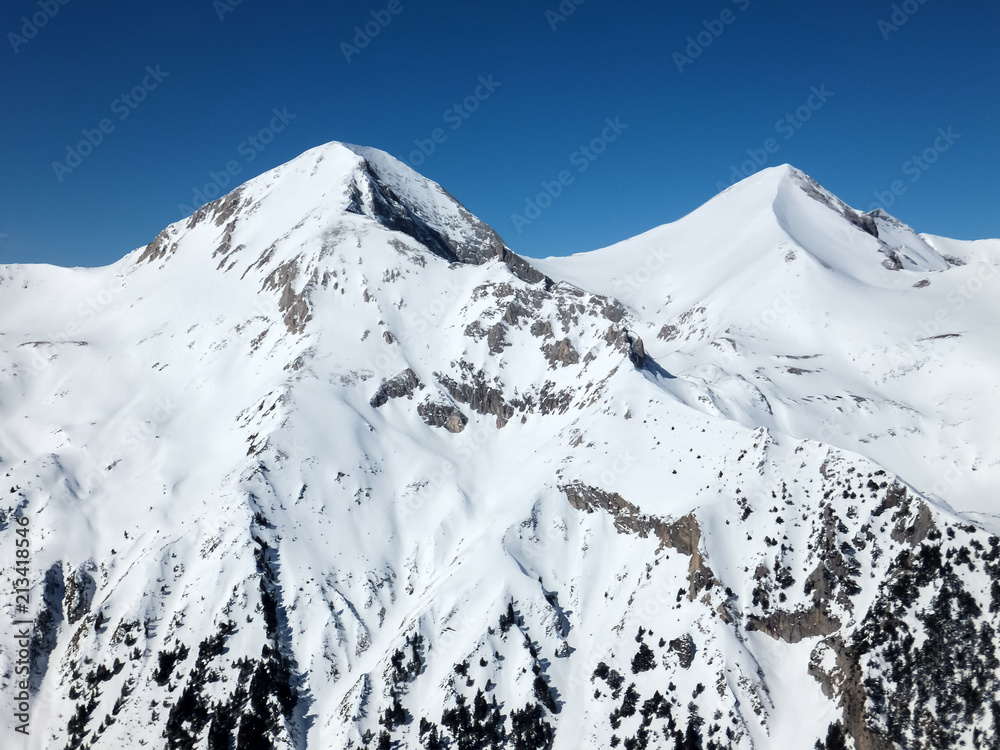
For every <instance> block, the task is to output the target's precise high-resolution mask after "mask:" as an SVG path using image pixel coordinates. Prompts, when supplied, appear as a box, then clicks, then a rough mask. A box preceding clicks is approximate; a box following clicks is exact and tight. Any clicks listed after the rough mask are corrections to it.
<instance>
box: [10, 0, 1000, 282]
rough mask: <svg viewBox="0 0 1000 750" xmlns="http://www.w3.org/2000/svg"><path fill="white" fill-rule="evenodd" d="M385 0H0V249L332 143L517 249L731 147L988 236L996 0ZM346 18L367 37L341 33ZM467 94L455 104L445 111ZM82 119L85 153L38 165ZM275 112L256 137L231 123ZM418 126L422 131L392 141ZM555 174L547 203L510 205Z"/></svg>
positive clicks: (68, 243)
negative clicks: (397, 171) (370, 150)
mask: <svg viewBox="0 0 1000 750" xmlns="http://www.w3.org/2000/svg"><path fill="white" fill-rule="evenodd" d="M395 1H396V2H398V3H399V4H398V6H395V5H394V6H393V9H394V10H397V11H399V12H398V13H396V14H393V13H392V12H391V11H386V8H387V7H389V5H390V3H389V0H373V1H372V2H368V0H365V2H337V3H331V2H311V1H308V0H292V1H291V2H287V3H269V2H264V0H242V2H239V4H238V5H237V4H236V3H235V0H216V2H214V3H213V0H173V2H170V3H136V2H124V1H122V0H109V1H108V2H100V3H97V2H90V1H88V0H68V1H67V0H7V1H6V2H5V3H4V4H3V10H2V12H0V31H2V33H3V39H2V40H0V92H2V108H3V109H2V111H3V118H2V120H0V263H11V262H47V263H55V264H59V265H102V264H106V263H110V262H112V261H114V260H116V259H118V258H119V257H121V256H122V255H124V254H125V253H126V252H129V251H130V250H132V249H134V248H136V247H139V246H141V245H144V244H146V243H148V242H149V241H150V240H151V239H152V238H153V237H154V236H155V235H156V234H157V233H158V232H159V230H160V229H162V228H163V227H164V226H166V225H167V224H169V223H170V222H172V221H175V220H177V219H179V218H181V213H182V211H181V208H180V207H181V206H183V205H187V206H191V205H193V204H194V203H195V200H196V196H195V191H196V190H197V189H204V188H205V187H206V186H210V185H211V184H212V182H213V180H212V177H211V173H212V172H215V173H216V174H218V173H220V172H221V171H224V170H225V168H226V165H227V163H229V162H234V165H232V166H234V167H235V168H236V169H237V170H238V175H237V176H236V177H235V178H234V181H235V182H239V181H243V180H245V179H248V178H250V177H252V176H255V175H256V174H259V173H261V172H263V171H265V170H267V169H269V168H271V167H273V166H276V165H278V164H280V163H283V162H285V161H287V160H289V159H291V158H294V157H295V156H297V155H298V154H299V153H301V152H303V151H305V150H307V149H309V148H311V147H313V146H316V145H319V144H321V143H325V142H327V141H331V140H343V141H349V142H354V143H360V144H365V145H370V146H376V147H379V148H382V149H385V150H386V151H389V152H390V153H392V154H394V155H396V156H398V157H400V158H403V159H404V160H407V161H411V162H418V163H419V171H421V172H423V173H424V174H426V175H427V176H429V177H431V178H432V179H434V180H436V181H438V182H440V183H441V184H442V185H443V186H444V187H445V188H446V189H447V190H449V191H450V192H451V193H452V194H453V195H455V196H456V197H457V198H458V199H459V200H461V201H462V202H463V203H465V204H466V205H467V206H468V207H469V209H470V210H472V211H473V212H474V213H476V214H477V215H479V216H480V217H481V218H483V219H485V220H486V221H487V222H489V223H490V224H491V225H493V226H494V227H495V228H496V229H497V230H498V231H499V232H500V234H501V235H502V236H503V237H504V238H505V239H506V240H507V242H508V244H510V245H511V246H512V247H513V248H514V249H515V250H517V251H519V252H522V253H524V254H527V255H531V256H545V255H559V254H567V253H571V252H579V251H584V250H590V249H594V248H597V247H602V246H606V245H608V244H611V243H613V242H616V241H618V240H622V239H625V238H627V237H630V236H632V235H635V234H638V233H639V232H642V231H645V230H647V229H650V228H652V227H654V226H657V225H659V224H663V223H666V222H669V221H673V220H675V219H677V218H679V217H680V216H683V215H684V214H686V213H687V212H689V211H691V210H692V209H694V208H696V207H697V206H699V205H701V204H702V203H704V202H705V201H706V200H708V199H709V198H711V197H712V196H713V195H714V194H715V193H716V192H717V191H718V189H719V184H720V183H728V182H730V181H731V180H732V179H733V177H734V175H733V168H734V166H735V167H736V168H737V169H742V167H743V166H746V167H747V169H746V170H744V171H747V172H749V171H750V168H753V169H756V168H757V163H756V162H754V161H751V160H750V159H751V156H750V155H748V153H747V152H748V150H749V151H750V152H751V154H753V155H756V156H757V157H758V161H763V163H764V165H765V166H769V165H774V164H780V163H783V162H790V163H792V164H794V165H796V166H797V167H799V168H801V169H803V170H805V171H806V172H808V173H809V174H811V175H812V176H813V177H814V178H816V179H817V180H818V181H819V182H820V183H822V184H823V185H825V186H826V187H827V188H829V189H830V190H832V191H833V192H835V193H837V194H838V195H839V196H840V197H841V198H843V199H844V200H846V201H847V202H848V203H850V204H852V205H854V206H856V207H858V208H863V209H866V210H867V209H869V208H871V207H872V206H873V204H874V203H875V202H876V193H879V194H881V195H882V197H883V198H887V196H888V197H889V198H891V201H892V203H893V205H892V206H891V207H889V210H890V212H891V213H894V214H895V215H897V216H899V217H900V218H901V219H903V220H904V221H906V222H908V223H910V224H912V225H913V226H914V227H915V228H916V229H917V230H918V231H926V232H931V233H935V234H944V235H949V236H955V237H960V238H964V239H976V238H983V237H1000V188H998V184H1000V181H998V174H1000V54H998V51H997V50H998V48H997V40H998V38H1000V6H998V5H997V3H995V2H989V3H984V2H982V0H950V1H949V2H945V0H925V2H923V3H922V4H921V3H920V2H919V0H908V1H907V2H901V3H898V5H897V8H898V10H896V11H895V13H896V15H895V22H896V23H895V24H894V25H893V26H892V27H890V26H888V25H885V24H883V25H882V26H881V28H880V25H879V22H880V21H886V22H888V23H893V14H894V8H893V3H892V2H874V1H872V0H866V1H865V2H861V1H860V0H844V1H843V2H838V3H803V2H792V1H791V0H781V1H778V2H774V1H772V2H770V3H765V2H763V0H705V1H701V0H697V1H696V2H684V3H674V2H669V3H661V2H651V1H650V0H616V2H611V0H584V1H583V2H580V0H575V1H576V2H580V4H579V5H578V6H577V5H576V4H575V2H573V0H566V1H565V2H563V3H562V8H563V10H567V9H572V10H573V12H572V13H571V14H565V15H564V14H560V16H556V15H554V14H552V13H547V12H548V11H553V12H554V13H559V8H560V3H559V0H549V1H548V2H545V1H544V0H543V1H540V2H525V3H511V2H509V0H505V1H504V2H499V1H498V0H479V1H477V2H475V3H470V2H454V1H453V0H443V1H441V0H439V1H436V2H432V1H431V0H395ZM61 2H65V3H66V4H64V5H62V4H60V3H61ZM54 10H57V12H53V11H54ZM380 11H385V12H383V13H381V14H380ZM907 11H909V12H907ZM373 12H374V13H375V15H376V16H379V15H381V19H382V22H383V23H382V24H380V23H379V22H378V20H377V19H375V18H373V15H372V13H373ZM220 15H222V18H221V19H220ZM23 17H27V18H28V20H29V21H31V20H32V18H34V19H35V20H37V21H44V25H43V26H41V28H36V27H35V26H34V23H33V22H32V24H30V25H29V26H28V27H27V28H23V27H24V26H25V24H24V20H23ZM386 18H389V19H391V20H390V21H389V22H388V24H387V25H386V24H384V21H385V19H386ZM560 18H562V19H564V20H560ZM900 20H905V23H904V24H898V22H899V21H900ZM727 21H728V23H727ZM368 22H371V24H373V25H372V26H370V27H369V29H370V30H376V29H377V30H378V35H377V36H375V37H374V38H373V39H371V40H370V42H369V43H368V44H367V46H366V47H365V48H364V49H359V50H358V52H357V53H354V52H353V51H351V50H347V53H348V54H347V55H345V48H344V47H343V46H342V45H343V44H344V43H348V44H352V45H353V44H354V41H355V36H356V34H355V30H354V29H355V27H358V26H360V27H364V26H365V24H366V23H368ZM706 24H707V25H706ZM553 26H554V27H555V28H553ZM32 32H35V33H32ZM702 32H704V33H702ZM712 32H716V33H719V32H721V33H719V34H718V36H716V35H715V34H713V33H712ZM699 33H701V37H700V42H705V41H709V40H710V41H711V44H709V45H708V46H705V47H703V48H702V49H700V54H699V55H698V56H697V57H695V53H698V52H699V47H701V44H699V38H698V36H699ZM29 36H30V38H29ZM688 37H692V38H693V40H694V43H695V46H694V47H692V48H690V49H688V47H689V41H688ZM364 41H365V40H364V39H360V40H358V42H359V45H358V47H359V48H360V45H361V44H363V43H364ZM15 47H16V51H15ZM678 54H679V55H684V56H685V57H687V58H688V60H689V61H685V60H684V59H681V58H679V57H677V55H678ZM347 56H350V57H351V60H350V62H348V60H347V59H346V57H347ZM679 67H683V70H679V69H678V68H679ZM147 68H148V69H150V70H152V71H157V70H159V73H158V74H157V75H151V74H150V73H149V72H147ZM162 74H166V77H162ZM491 76H492V81H494V82H496V83H498V84H499V87H497V88H495V90H490V89H492V88H493V86H490V87H489V88H487V87H484V86H483V85H482V84H481V83H479V79H480V77H483V78H484V79H486V80H490V77H491ZM136 87H140V90H139V91H137V92H136V99H139V98H142V99H143V101H141V102H140V101H134V100H133V99H132V95H131V93H130V92H132V91H133V89H135V88H136ZM813 87H815V88H816V89H817V90H821V91H822V90H823V89H824V87H825V91H826V92H829V94H830V95H829V96H827V95H826V94H824V96H823V97H818V96H816V95H814V94H812V93H811V92H812V89H813ZM477 91H478V94H479V95H480V99H482V100H481V101H479V100H476V101H472V100H470V101H469V103H470V105H472V104H474V105H475V109H476V111H475V112H469V111H464V112H458V111H456V110H454V109H452V107H453V106H454V105H456V104H458V105H460V106H464V105H462V103H463V102H464V101H465V100H466V99H467V97H470V96H472V97H475V96H476V94H477ZM123 94H124V95H126V96H127V97H128V99H127V100H126V99H122V98H121V97H122V95H123ZM810 97H811V98H810ZM823 100H825V101H823ZM810 105H812V108H811V109H810ZM275 109H277V110H278V111H282V110H283V111H285V112H287V113H288V115H294V119H291V120H290V121H287V124H286V123H285V122H283V121H281V120H277V119H275V115H274V114H273V111H274V110H275ZM796 112H798V115H796ZM126 114H127V117H125V115H126ZM788 114H791V115H792V118H793V122H792V123H789V122H788V121H787V120H785V122H784V123H783V124H779V121H780V120H784V118H785V116H786V115H788ZM465 115H467V118H466V117H465ZM806 116H808V120H807V121H804V120H805V118H806ZM123 118H124V119H123ZM608 118H610V119H611V120H612V121H614V120H615V118H618V121H619V122H620V123H621V124H623V125H627V129H624V130H622V131H620V132H618V131H612V130H610V129H608V128H607V126H606V124H605V122H606V119H608ZM102 120H103V121H104V122H103V124H104V126H105V129H106V130H107V131H108V132H106V133H103V134H100V135H101V138H102V140H101V143H100V144H99V145H98V146H96V147H95V148H94V149H93V153H89V154H88V155H86V156H85V158H82V161H81V162H80V163H79V165H78V166H76V167H75V168H73V171H71V172H66V171H64V170H63V169H62V168H54V167H53V162H60V163H61V164H63V165H67V164H69V165H72V164H74V163H76V162H75V161H74V160H73V158H72V157H71V156H70V155H69V154H68V153H67V148H69V147H71V146H72V147H75V146H76V145H77V144H78V143H79V142H80V141H81V140H83V139H84V131H94V130H95V129H96V130H97V131H98V132H99V131H100V126H101V124H102ZM272 125H275V126H279V127H281V128H282V129H281V131H280V132H274V133H265V134H264V136H263V138H264V139H265V140H268V139H269V136H270V135H273V140H270V142H269V143H267V144H266V145H265V144H263V143H260V142H256V141H248V140H247V139H248V138H250V137H251V136H255V135H257V134H259V133H260V131H261V130H262V129H267V128H270V127H271V126H272ZM437 128H440V132H439V133H438V134H437V135H438V139H439V140H441V141H443V142H441V143H437V144H434V146H435V152H434V153H433V154H431V155H430V156H429V157H426V158H417V159H411V154H413V153H414V151H415V150H416V149H417V145H416V143H415V142H416V141H417V140H418V139H424V140H426V139H431V140H433V135H434V131H435V129H437ZM939 128H940V129H943V130H944V131H945V132H947V129H948V128H951V132H952V133H954V134H955V135H957V136H959V137H958V138H957V140H956V139H954V138H949V139H948V140H944V139H942V138H941V137H940V136H939V135H938V130H939ZM90 135H91V138H92V140H96V139H97V137H98V134H97V133H94V132H91V134H90ZM602 135H604V136H609V137H610V136H615V140H614V141H613V142H609V141H605V142H604V143H599V144H597V147H598V149H600V148H601V147H602V146H603V147H605V148H604V151H603V153H601V154H600V155H598V154H596V153H593V154H592V155H593V157H595V158H594V159H593V160H591V158H590V156H588V155H587V154H584V153H583V152H579V151H578V149H579V148H580V147H581V146H586V145H587V144H589V143H590V142H591V141H592V140H593V139H595V138H601V137H602ZM768 139H774V140H773V142H771V143H770V144H768ZM427 145H428V144H427V143H425V146H427ZM767 145H770V146H771V148H772V150H774V149H775V147H777V150H776V153H767V150H766V147H767ZM945 147H947V150H945ZM928 149H930V152H929V153H928V154H927V157H928V158H929V159H931V160H933V163H928V162H924V161H923V158H924V157H923V156H921V155H923V154H924V152H925V151H926V150H928ZM82 150H83V151H85V152H86V151H87V150H88V149H87V148H86V146H85V147H84V148H83V149H82ZM591 153H592V152H591ZM915 155H917V156H920V158H921V161H920V162H919V163H917V162H913V161H911V159H912V157H913V156H915ZM251 156H253V160H252V161H250V157H251ZM419 157H422V154H421V155H419ZM67 159H68V160H69V161H68V162H67ZM745 162H749V163H748V164H745V165H744V163H745ZM584 165H586V167H587V168H586V169H585V170H584V171H581V170H583V167H584ZM564 170H565V171H566V172H568V173H569V177H570V178H571V181H569V180H567V184H566V185H564V186H563V188H562V192H561V194H560V195H559V196H558V197H557V198H555V199H554V200H552V201H551V204H552V205H551V206H547V207H546V208H545V210H544V211H542V212H541V214H540V215H537V214H534V216H535V217H536V218H534V219H533V220H532V221H531V223H530V224H527V223H524V222H520V221H516V220H514V219H512V215H513V214H515V213H517V214H521V215H522V216H525V218H528V217H529V216H532V214H526V213H525V212H526V205H525V200H526V198H528V197H531V196H536V195H537V194H538V193H539V192H541V191H542V183H543V181H547V182H552V181H556V180H558V178H559V175H560V173H561V172H563V171H564ZM57 172H58V174H57ZM60 178H61V179H60ZM894 181H896V186H897V188H899V187H901V188H903V190H901V191H899V194H898V195H891V189H892V186H893V182H894ZM216 182H222V180H221V179H219V180H216ZM229 187H232V186H231V185H230V186H229ZM227 189H228V188H227ZM883 202H888V200H885V201H883ZM543 203H547V201H546V200H545V199H543Z"/></svg>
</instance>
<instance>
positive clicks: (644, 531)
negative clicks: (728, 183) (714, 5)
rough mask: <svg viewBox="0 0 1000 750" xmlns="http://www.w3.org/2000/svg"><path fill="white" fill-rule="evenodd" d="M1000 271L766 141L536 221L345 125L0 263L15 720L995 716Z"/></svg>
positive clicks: (943, 743) (607, 731)
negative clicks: (564, 226)
mask: <svg viewBox="0 0 1000 750" xmlns="http://www.w3.org/2000/svg"><path fill="white" fill-rule="evenodd" d="M998 271H1000V241H996V240H987V241H982V242H960V241H956V240H949V239H944V238H940V237H931V236H927V235H918V234H916V233H915V232H914V231H913V230H912V229H910V228H909V227H907V226H906V225H904V224H902V223H901V222H899V221H897V220H896V219H894V218H893V217H891V216H889V215H888V214H886V213H884V212H875V213H872V214H863V213H859V212H857V211H855V210H853V209H851V208H850V207H848V206H847V205H845V204H844V203H843V202H841V201H840V200H838V199H837V198H836V197H834V196H832V195H831V194H830V193H828V192H827V191H825V190H824V189H823V188H822V187H820V186H819V185H817V184H816V183H815V182H813V181H812V180H811V179H810V178H808V177H806V176H805V175H804V174H802V173H801V172H798V171H797V170H795V169H793V168H791V167H787V166H784V167H778V168H775V169H770V170H765V171H764V172H761V173H759V174H757V175H755V176H753V177H751V178H749V179H748V180H746V181H744V182H742V183H739V184H738V185H735V186H733V187H732V188H730V189H729V190H727V191H726V192H724V193H722V194H720V195H719V196H717V197H716V198H715V199H713V200H712V201H710V202H709V203H708V204H706V205H705V206H704V207H702V208H701V209H699V210H698V211H696V212H695V213H693V214H691V215H690V216H688V217H686V218H684V219H682V220H681V221H678V222H676V223H674V224H671V225H667V226H664V227H660V228H658V229H655V230H653V231H651V232H649V233H647V234H645V235H642V236H640V237H637V238H634V239H632V240H628V241H626V242H624V243H622V244H620V245H617V246H614V247H611V248H607V249H605V250H600V251H596V252H592V253H586V254H582V255H577V256H572V257H568V258H550V259H547V260H544V261H527V260H525V259H523V258H521V257H519V256H518V255H516V254H514V253H513V252H512V251H511V250H510V249H509V248H508V247H507V246H506V245H505V244H504V242H503V240H502V239H501V238H500V237H499V236H498V235H497V234H496V233H495V232H494V231H493V230H492V229H490V228H489V227H488V226H486V225H485V224H483V223H482V222H481V221H479V220H478V219H476V218H475V217H474V216H472V215H471V214H470V213H469V212H468V211H467V210H466V209H465V208H463V207H462V206H461V205H460V204H459V203H458V202H457V201H455V200H454V199H453V198H452V197H451V196H450V195H448V194H447V193H446V192H445V191H444V190H443V189H442V188H441V187H439V186H438V185H436V184H434V183H432V182H430V181H428V180H426V179H424V178H423V177H421V176H419V175H417V174H416V173H414V172H413V171H412V170H410V169H409V168H408V167H406V166H404V165H403V164H401V163H400V162H398V161H396V160H395V159H393V158H392V157H390V156H388V155H386V154H384V153H382V152H380V151H376V150H373V149H366V148H360V147H356V146H349V145H345V144H339V143H333V144H329V145H326V146H323V147H320V148H317V149H314V150H312V151H309V152H307V153H306V154H303V155H302V156H301V157H299V158H298V159H295V160H294V161H292V162H290V163H288V164H286V165H284V166H282V167H279V168H277V169H275V170H273V171H271V172H269V173H267V174H265V175H263V176H261V177H259V178H257V179H255V180H252V181H250V182H248V183H247V184H245V185H243V186H242V187H240V188H238V189H237V190H235V191H234V192H233V193H231V194H229V195H228V196H226V197H224V198H222V199H220V200H218V201H216V202H215V203H212V204H209V205H207V206H205V207H204V208H202V209H201V210H199V211H198V212H197V213H196V214H194V215H193V216H191V217H190V218H189V219H187V220H185V221H183V222H179V223H177V224H174V225H172V226H170V227H168V228H167V229H166V230H164V231H163V232H162V233H161V234H160V235H159V236H158V237H157V238H156V239H155V240H154V241H153V242H152V243H151V244H150V245H149V246H147V247H145V248H140V249H138V250H136V251H135V252H133V253H131V254H130V255H128V256H126V257H125V258H123V259H122V260H121V261H119V262H118V263H116V264H114V265H112V266H109V267H107V268H99V269H60V268H53V267H43V266H4V267H0V295H2V297H0V299H2V304H0V420H2V421H0V471H2V472H3V473H4V475H5V482H6V486H5V487H4V491H5V494H7V495H8V502H7V503H4V504H3V505H4V506H5V507H3V508H0V568H2V569H0V580H3V581H6V582H8V583H5V584H4V585H5V586H6V591H7V592H8V593H7V594H4V595H3V598H2V602H3V611H4V612H5V617H6V619H7V622H9V623H12V622H14V621H15V620H25V619H27V620H29V621H30V622H31V624H30V625H29V626H27V627H26V629H27V630H28V631H30V638H29V640H30V644H29V647H28V650H29V652H30V675H29V676H28V678H27V682H28V683H29V684H28V693H29V694H30V700H29V704H30V711H29V713H30V725H29V727H28V729H29V731H30V735H27V736H25V735H23V734H19V733H17V732H16V731H15V728H16V727H18V726H23V723H24V721H23V718H24V717H23V716H19V715H18V713H19V709H18V705H19V704H18V701H17V700H16V699H15V696H17V695H18V694H19V690H21V687H20V685H19V681H20V680H22V679H25V677H24V675H22V674H21V672H20V669H21V668H20V667H19V659H22V661H23V658H22V656H23V655H22V656H19V654H22V651H21V646H22V645H23V644H22V641H19V638H18V632H19V630H18V628H19V627H21V626H13V625H11V626H9V627H5V628H4V629H3V630H2V635H0V694H2V695H3V696H6V698H5V699H4V700H3V701H0V716H2V717H3V723H4V726H5V731H4V737H5V739H4V744H3V746H4V747H5V748H6V747H7V746H8V744H7V743H8V741H10V742H14V743H20V744H16V745H14V746H15V747H20V746H23V747H26V748H67V749H75V748H91V749H93V750H98V749H100V748H118V747H127V748H135V747H154V748H210V749H211V750H220V749H222V748H225V749H227V750H245V749H246V748H295V749H300V748H365V747H367V748H463V749H464V748H511V749H513V748H517V749H519V750H526V749H529V748H531V749H534V748H556V749H558V750H576V749H577V748H606V747H623V748H637V749H638V748H670V749H673V748H703V749H704V750H708V749H709V748H741V749H743V748H782V749H784V748H813V747H815V746H816V744H817V742H819V745H820V747H822V748H825V749H826V750H834V748H842V747H854V748H857V749H858V750H868V749H877V750H881V749H882V748H886V749H889V748H953V747H958V746H960V745H962V744H964V745H965V746H968V747H975V748H998V747H1000V703H998V702H997V695H998V694H1000V658H998V657H1000V635H998V631H1000V538H998V536H997V534H998V533H1000V510H998V508H1000V504H998V502H997V500H996V499H995V493H996V489H997V488H998V487H1000V439H998V438H1000V435H998V429H1000V428H998V427H997V421H996V415H997V414H998V413H1000V391H998V385H997V383H998V382H1000V352H998V348H997V347H996V345H995V343H994V341H995V334H994V329H995V328H996V326H997V324H998V323H1000V302H998V296H997V294H996V291H995V289H996V286H995V284H996V277H997V274H998ZM24 539H27V540H28V542H27V548H28V549H30V559H29V562H28V564H27V565H19V559H18V558H17V556H16V550H17V549H18V546H17V545H18V543H19V541H18V540H24ZM21 547H25V544H24V543H21ZM21 562H22V563H23V562H24V558H21ZM25 572H27V573H28V575H27V576H24V575H23V574H24V573H25ZM18 578H26V579H27V584H28V589H29V599H30V605H29V607H28V612H27V613H19V612H18V611H17V609H16V607H17V604H18V600H17V599H16V598H15V594H14V590H13V589H14V587H15V586H16V585H17V583H16V581H17V579H18ZM23 583H24V582H23V581H22V584H21V585H22V586H23Z"/></svg>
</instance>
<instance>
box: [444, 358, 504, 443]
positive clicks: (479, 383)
mask: <svg viewBox="0 0 1000 750" xmlns="http://www.w3.org/2000/svg"><path fill="white" fill-rule="evenodd" d="M463 364H464V363H463ZM463 374H464V375H465V376H466V378H467V380H463V381H461V382H460V381H457V380H455V379H454V378H451V377H449V376H447V375H443V374H440V373H436V377H437V379H438V382H439V383H440V384H441V386H442V387H443V388H444V389H445V390H446V391H447V392H448V395H449V396H451V397H452V398H453V399H454V400H455V401H457V402H458V403H461V404H467V405H468V406H469V407H470V408H471V409H472V410H473V411H474V412H476V413H477V414H482V415H484V416H487V415H488V416H495V417H496V418H497V427H498V428H502V427H504V426H505V425H506V424H507V422H508V421H510V418H511V417H513V416H514V408H513V407H512V406H511V405H510V404H508V403H507V401H506V399H505V398H504V395H503V391H502V390H501V386H502V384H501V383H500V382H499V380H497V379H493V380H492V381H491V380H489V379H488V378H487V376H486V373H484V372H483V371H482V370H474V369H472V368H471V366H469V367H464V368H463Z"/></svg>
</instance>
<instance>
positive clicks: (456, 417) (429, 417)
mask: <svg viewBox="0 0 1000 750" xmlns="http://www.w3.org/2000/svg"><path fill="white" fill-rule="evenodd" d="M417 413H418V414H419V415H420V417H421V419H423V420H424V422H425V423H426V424H428V425H430V426H431V427H443V428H444V429H446V430H448V432H453V433H458V432H463V431H464V430H465V426H466V425H467V424H468V423H469V418H468V417H467V416H465V415H464V414H463V413H462V412H461V411H460V410H459V409H458V408H457V407H456V406H454V405H453V404H448V403H442V402H437V401H431V400H430V399H428V400H426V401H424V402H423V403H421V404H419V405H418V406H417Z"/></svg>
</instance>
